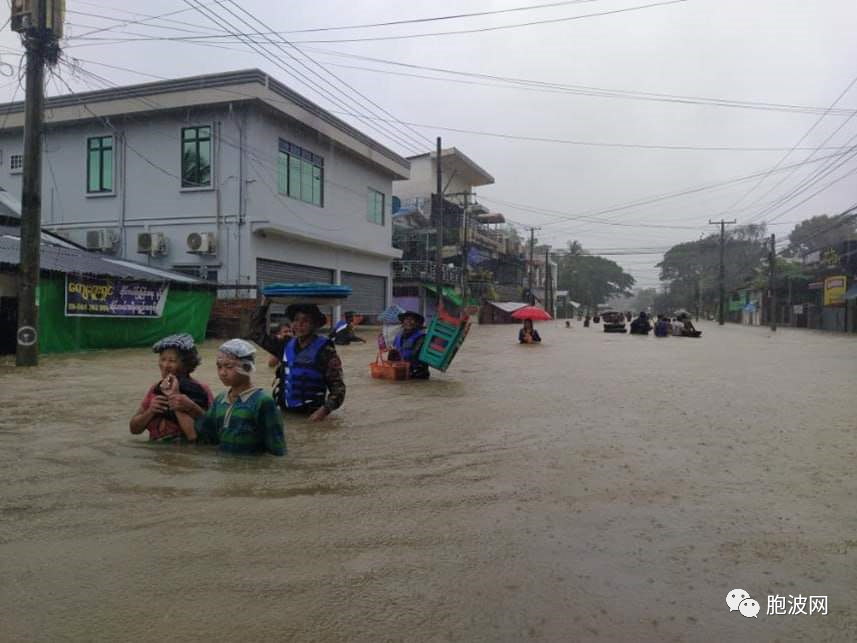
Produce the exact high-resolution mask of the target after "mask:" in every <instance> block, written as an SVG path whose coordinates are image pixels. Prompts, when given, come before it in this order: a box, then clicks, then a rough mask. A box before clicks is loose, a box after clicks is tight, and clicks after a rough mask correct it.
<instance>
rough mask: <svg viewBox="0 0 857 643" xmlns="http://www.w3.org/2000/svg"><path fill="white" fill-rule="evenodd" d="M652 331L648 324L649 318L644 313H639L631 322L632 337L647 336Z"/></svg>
mask: <svg viewBox="0 0 857 643" xmlns="http://www.w3.org/2000/svg"><path fill="white" fill-rule="evenodd" d="M651 330H652V324H651V323H650V322H649V316H648V315H647V314H646V313H645V312H641V313H640V315H639V317H637V318H636V319H634V320H633V321H632V322H631V334H632V335H648V334H649V332H650V331H651Z"/></svg>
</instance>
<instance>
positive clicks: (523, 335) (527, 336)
mask: <svg viewBox="0 0 857 643" xmlns="http://www.w3.org/2000/svg"><path fill="white" fill-rule="evenodd" d="M541 341H542V338H541V337H540V336H539V331H537V330H536V329H535V328H533V320H532V319H525V320H524V327H523V328H522V329H521V330H519V331H518V342H520V343H521V344H538V343H540V342H541Z"/></svg>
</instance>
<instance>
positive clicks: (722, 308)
mask: <svg viewBox="0 0 857 643" xmlns="http://www.w3.org/2000/svg"><path fill="white" fill-rule="evenodd" d="M733 223H735V219H732V221H724V220H723V219H720V221H712V220H711V219H709V220H708V224H709V225H719V226H720V302H719V304H718V308H719V312H718V318H717V323H719V324H720V325H721V326H722V325H723V324H725V323H726V263H725V260H726V226H727V225H732V224H733Z"/></svg>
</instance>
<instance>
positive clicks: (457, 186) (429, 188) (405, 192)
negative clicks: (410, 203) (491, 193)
mask: <svg viewBox="0 0 857 643" xmlns="http://www.w3.org/2000/svg"><path fill="white" fill-rule="evenodd" d="M435 167H436V166H435V160H434V159H433V158H431V157H430V156H422V157H419V158H415V159H411V178H410V179H408V180H406V181H395V182H394V184H393V186H394V187H393V192H394V194H395V195H396V196H397V197H399V198H400V199H401V200H402V201H403V202H404V201H407V200H409V199H415V198H424V199H426V198H429V197H431V195H432V194H434V193H435V192H436V191H437V175H436V173H435ZM440 171H441V172H443V173H444V176H443V186H444V193H446V194H455V193H457V192H469V191H470V190H471V189H472V186H471V185H469V184H468V183H465V182H464V181H463V180H462V179H460V178H459V177H457V176H454V175H453V176H451V177H450V176H449V171H448V170H447V171H444V169H443V167H441V169H440ZM449 199H450V200H451V201H454V202H456V203H461V202H463V201H462V199H461V197H457V196H456V197H449Z"/></svg>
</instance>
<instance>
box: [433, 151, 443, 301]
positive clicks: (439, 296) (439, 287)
mask: <svg viewBox="0 0 857 643" xmlns="http://www.w3.org/2000/svg"><path fill="white" fill-rule="evenodd" d="M440 154H441V150H440V136H438V137H437V199H436V201H435V203H436V204H437V205H436V206H435V207H436V208H437V209H436V210H435V214H436V215H437V223H436V224H435V227H436V229H437V272H436V273H435V277H436V278H437V311H438V313H440V311H441V309H442V308H443V172H442V170H443V168H442V165H441V161H440Z"/></svg>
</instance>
